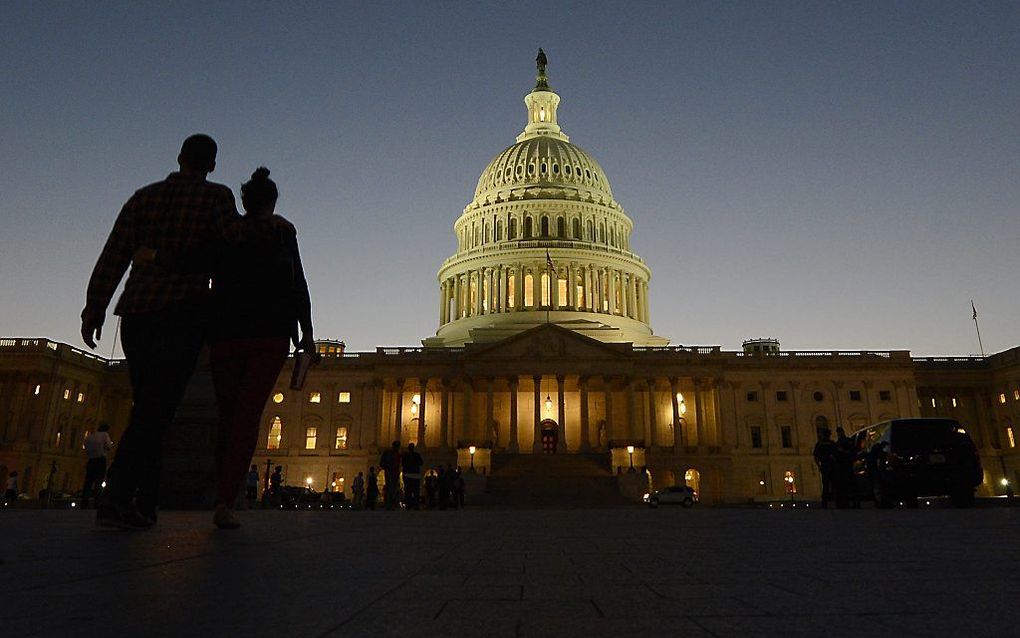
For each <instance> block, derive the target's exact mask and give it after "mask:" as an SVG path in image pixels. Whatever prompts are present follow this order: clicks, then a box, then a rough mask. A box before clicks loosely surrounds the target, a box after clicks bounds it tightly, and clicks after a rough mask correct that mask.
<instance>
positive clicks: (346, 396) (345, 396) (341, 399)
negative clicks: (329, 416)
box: [336, 392, 351, 403]
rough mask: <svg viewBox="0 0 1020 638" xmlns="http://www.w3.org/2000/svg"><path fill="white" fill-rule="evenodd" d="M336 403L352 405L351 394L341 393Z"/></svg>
mask: <svg viewBox="0 0 1020 638" xmlns="http://www.w3.org/2000/svg"><path fill="white" fill-rule="evenodd" d="M336 402H337V403H350V402H351V393H350V392H341V393H340V394H338V395H337V397H336Z"/></svg>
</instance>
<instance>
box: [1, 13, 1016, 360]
mask: <svg viewBox="0 0 1020 638" xmlns="http://www.w3.org/2000/svg"><path fill="white" fill-rule="evenodd" d="M295 4H297V3H295ZM1018 33H1020V3H1015V2H986V3H978V4H971V3H944V4H943V3H936V2H914V3H905V2H898V3H885V2H882V3H852V4H850V3H826V2H814V3H783V2H776V3H767V2H757V3H733V2H731V3H725V4H717V3H707V2H706V3H661V4H659V3H655V4H652V3H648V4H640V3H620V2H606V3H601V2H594V1H588V2H582V3H571V2H555V3H549V2H542V3H535V4H530V3H526V2H512V3H498V4H487V3H477V4H476V3H427V2H410V3H406V4H401V3H392V2H387V3H364V4H354V3H299V5H298V6H293V5H292V3H245V4H240V3H237V4H228V3H215V5H214V6H212V7H209V6H206V3H188V2H174V3H167V2H163V3H155V2H141V3H126V2H125V3H118V4H113V3H68V2H52V3H51V2H24V3H12V2H5V3H2V4H0V60H3V66H4V72H3V73H2V74H0V140H2V149H3V152H2V153H0V228H2V235H0V236H2V239H0V335H2V336H45V337H50V338H53V339H57V340H60V341H66V342H69V343H72V344H75V345H78V346H81V345H82V344H81V339H80V337H79V336H78V314H79V312H80V310H81V307H82V304H83V302H84V288H85V284H86V281H87V278H88V274H89V272H90V271H91V268H92V265H93V263H94V261H95V258H96V256H97V255H98V253H99V250H100V249H101V247H102V244H103V242H104V240H105V238H106V235H107V233H108V232H109V229H110V227H111V225H112V223H113V220H114V218H115V216H116V213H117V211H118V210H119V208H120V206H121V204H122V203H123V202H124V200H125V199H126V198H127V197H128V196H130V194H131V193H132V192H133V191H134V189H136V188H138V187H140V186H142V185H144V184H146V183H149V182H152V181H156V180H158V179H161V178H162V177H163V176H165V175H166V174H167V173H168V172H170V171H171V170H173V169H174V168H175V158H176V155H177V151H178V149H179V147H180V142H181V140H182V139H183V138H184V137H186V136H187V135H188V134H190V133H193V132H199V131H202V132H207V133H210V134H212V135H213V136H214V137H215V138H216V139H217V141H218V142H219V144H220V155H219V160H218V168H217V170H216V172H215V173H213V175H212V176H211V177H210V178H211V179H213V180H215V181H219V182H223V183H225V184H228V185H229V186H231V187H232V188H233V189H234V190H235V193H236V192H237V188H238V186H239V185H240V183H241V182H243V181H244V180H245V179H247V177H248V175H249V174H250V173H251V170H252V169H253V168H254V167H255V166H257V165H259V164H265V165H267V166H268V167H269V168H270V169H272V172H273V177H274V178H275V179H276V180H277V182H278V184H279V186H280V190H281V199H280V203H279V207H278V212H280V213H281V214H283V215H284V216H286V217H288V218H289V219H291V220H292V221H293V222H294V223H295V224H296V225H297V227H298V232H299V235H298V237H299V241H300V243H301V248H302V253H303V258H304V262H305V267H306V270H307V272H308V278H309V284H310V286H311V289H312V303H313V312H314V317H315V322H316V333H317V334H316V336H318V337H338V338H342V339H345V340H346V341H347V344H348V346H349V347H350V348H351V349H356V350H357V349H371V348H374V347H375V346H377V345H417V344H418V343H419V341H420V339H422V338H423V337H426V336H430V335H432V334H434V332H435V330H436V328H437V322H438V294H437V286H438V284H437V282H436V278H435V274H436V271H437V269H438V268H439V265H440V264H441V263H442V261H443V260H444V259H445V258H446V257H447V256H449V255H450V254H452V252H453V251H454V249H455V240H454V235H453V230H452V225H453V222H454V221H455V220H456V218H457V217H458V215H459V214H460V212H461V210H462V209H463V207H464V206H465V205H466V204H467V203H468V201H469V200H470V198H471V196H472V194H473V191H474V187H475V183H476V181H477V179H478V176H479V174H480V173H481V171H482V169H483V168H484V167H485V165H486V164H487V163H488V162H489V160H490V159H492V157H494V156H495V155H496V154H497V153H499V152H500V151H501V150H502V149H503V148H505V147H506V146H508V145H510V144H511V143H513V141H514V137H515V136H516V135H517V134H518V133H519V132H520V130H521V129H522V128H523V126H524V123H525V109H524V103H523V100H522V98H523V96H524V94H525V93H526V92H527V91H529V90H530V89H531V87H532V86H533V81H534V58H535V52H536V49H537V48H538V47H539V46H542V47H544V48H545V50H546V53H547V54H548V56H549V75H550V81H551V84H552V86H553V88H554V89H555V90H556V91H557V92H558V93H559V94H560V96H561V97H562V100H563V101H562V103H561V106H560V110H559V117H560V124H561V125H562V126H563V129H564V132H566V133H567V134H568V135H570V138H571V141H572V142H574V143H576V144H578V145H579V146H581V147H582V148H584V149H585V150H587V151H588V152H590V153H591V154H592V155H594V157H595V158H596V159H597V160H598V161H599V162H600V163H601V165H602V167H603V168H604V169H605V171H606V173H607V175H608V176H609V179H610V182H611V184H612V187H613V191H614V194H615V195H616V198H617V200H618V201H619V202H620V203H621V204H622V205H623V206H624V208H625V209H626V211H627V213H628V214H629V215H630V217H631V218H632V219H633V220H634V225H635V228H634V234H633V236H632V248H633V249H634V251H635V252H637V253H638V254H639V255H641V256H642V257H643V258H644V259H645V261H646V262H648V264H649V265H650V266H651V268H652V273H653V276H652V282H651V288H650V293H649V294H650V300H651V311H652V326H653V328H654V329H655V332H656V333H658V334H662V335H664V336H667V337H669V338H670V339H671V340H672V341H673V343H680V344H688V345H692V344H720V345H722V346H723V347H724V348H727V349H734V348H739V346H740V342H741V340H742V339H744V338H747V337H756V336H774V337H778V338H780V339H781V340H782V343H783V347H784V349H830V348H841V349H863V348H870V349H910V350H912V351H914V352H915V353H916V354H919V355H924V354H967V353H972V352H976V351H977V349H978V346H977V339H976V337H975V336H974V324H973V322H972V321H971V309H970V300H971V299H972V298H973V299H974V300H975V302H976V304H977V308H978V312H979V318H980V321H981V328H982V336H983V338H984V344H985V349H986V351H988V352H996V351H1000V350H1004V349H1006V348H1009V347H1012V346H1016V345H1018V344H1020V322H1018V321H1017V319H1018V317H1020V294H1017V293H1018V286H1017V276H1018V274H1020V214H1018V212H1020V211H1018V207H1020V179H1018V177H1020V66H1018V61H1020V38H1018V37H1017V34H1018ZM113 326H114V321H113V320H112V319H108V321H107V330H106V333H105V334H104V338H103V340H102V342H101V343H100V348H99V352H100V353H101V354H103V355H109V354H110V348H111V346H112V336H113ZM117 353H118V355H119V353H120V351H119V348H118V349H117Z"/></svg>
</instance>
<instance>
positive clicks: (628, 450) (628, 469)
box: [627, 445, 634, 473]
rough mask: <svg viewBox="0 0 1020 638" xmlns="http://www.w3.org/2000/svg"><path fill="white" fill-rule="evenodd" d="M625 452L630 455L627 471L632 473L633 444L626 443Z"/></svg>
mask: <svg viewBox="0 0 1020 638" xmlns="http://www.w3.org/2000/svg"><path fill="white" fill-rule="evenodd" d="M627 454H628V455H629V456H630V467H629V468H627V471H628V472H631V473H633V472H634V446H633V445H628V446H627Z"/></svg>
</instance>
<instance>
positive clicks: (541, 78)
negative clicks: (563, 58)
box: [534, 47, 551, 91]
mask: <svg viewBox="0 0 1020 638" xmlns="http://www.w3.org/2000/svg"><path fill="white" fill-rule="evenodd" d="M547 64H549V59H548V58H546V57H545V51H543V50H542V48H541V47H539V49H538V57H536V58H535V65H536V66H537V67H538V77H537V78H536V81H535V89H534V90H535V91H549V90H551V89H550V88H549V77H548V76H547V75H546V74H545V66H546V65H547Z"/></svg>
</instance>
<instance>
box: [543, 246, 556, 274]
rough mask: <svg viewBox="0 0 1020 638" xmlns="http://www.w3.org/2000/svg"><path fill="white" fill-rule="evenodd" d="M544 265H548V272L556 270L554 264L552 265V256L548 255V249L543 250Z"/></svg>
mask: <svg viewBox="0 0 1020 638" xmlns="http://www.w3.org/2000/svg"><path fill="white" fill-rule="evenodd" d="M545 265H546V266H549V272H550V273H551V272H553V271H555V270H556V266H555V265H553V260H552V257H550V256H549V251H548V250H547V251H545Z"/></svg>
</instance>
